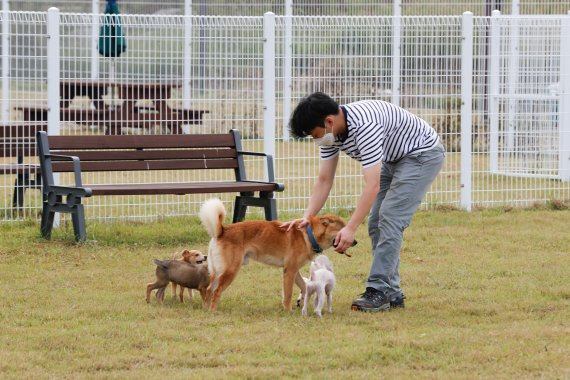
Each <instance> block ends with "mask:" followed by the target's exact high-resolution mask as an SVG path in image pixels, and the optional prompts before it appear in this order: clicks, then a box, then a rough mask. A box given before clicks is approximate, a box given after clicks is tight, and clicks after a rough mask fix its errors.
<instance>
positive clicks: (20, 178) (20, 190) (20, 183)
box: [12, 174, 30, 209]
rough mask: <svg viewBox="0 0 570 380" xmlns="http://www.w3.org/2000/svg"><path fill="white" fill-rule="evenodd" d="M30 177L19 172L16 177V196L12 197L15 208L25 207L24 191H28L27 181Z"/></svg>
mask: <svg viewBox="0 0 570 380" xmlns="http://www.w3.org/2000/svg"><path fill="white" fill-rule="evenodd" d="M29 181H30V179H29V178H28V176H27V175H26V174H18V175H17V177H16V183H15V184H14V196H13V197H12V207H13V208H16V209H18V208H23V207H24V193H25V191H26V182H29Z"/></svg>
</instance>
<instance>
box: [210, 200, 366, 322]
mask: <svg viewBox="0 0 570 380" xmlns="http://www.w3.org/2000/svg"><path fill="white" fill-rule="evenodd" d="M225 216H226V210H225V208H224V205H223V203H222V202H221V201H220V200H219V199H210V200H208V201H206V202H205V203H204V204H203V205H202V208H201V210H200V219H201V220H202V224H203V225H204V228H205V229H206V231H207V232H208V234H209V235H210V237H211V238H212V239H211V240H210V247H209V251H208V269H209V272H210V285H209V286H208V292H207V295H206V303H207V304H209V308H210V311H215V310H216V308H217V306H218V302H219V301H220V297H221V295H222V292H223V291H224V290H225V289H226V288H227V287H228V286H229V285H230V284H231V283H232V281H233V279H234V278H235V276H236V275H237V273H238V271H239V269H240V268H241V266H242V264H247V262H248V261H249V259H253V260H256V261H259V262H262V263H265V264H268V265H273V266H278V267H282V268H283V307H284V308H285V309H286V310H291V296H292V294H293V283H296V284H297V286H298V287H299V288H300V289H301V293H302V294H304V293H305V281H303V277H301V275H300V274H299V269H301V267H302V266H303V265H305V264H306V263H308V262H309V261H311V260H312V259H313V258H314V257H315V253H317V252H319V251H318V250H325V249H327V248H330V247H332V245H333V243H334V239H335V237H336V235H337V233H338V232H339V231H340V230H341V229H342V228H343V227H344V226H345V222H344V221H343V220H342V219H341V218H339V217H338V216H335V215H322V216H315V217H313V218H311V219H310V223H309V226H310V228H307V229H306V230H305V229H303V230H300V229H296V228H293V229H291V230H289V231H287V230H286V229H284V228H280V225H281V224H282V222H279V221H271V222H269V221H251V222H240V223H235V224H230V225H223V224H222V222H223V220H224V218H225ZM309 233H310V234H311V235H312V237H313V239H312V240H313V242H311V240H310V239H311V238H310V237H309ZM313 243H314V244H313ZM355 244H356V241H355V242H354V243H353V245H355ZM315 245H316V247H315ZM317 249H318V250H317Z"/></svg>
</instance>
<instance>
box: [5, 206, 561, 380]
mask: <svg viewBox="0 0 570 380" xmlns="http://www.w3.org/2000/svg"><path fill="white" fill-rule="evenodd" d="M569 226H570V210H561V211H553V210H548V209H546V208H540V209H533V210H508V209H507V210H503V209H493V210H485V211H476V212H472V213H465V212H461V211H439V212H433V211H431V212H420V213H418V214H417V215H416V217H415V218H414V221H413V223H412V225H411V226H410V227H409V228H408V230H406V238H405V243H404V246H403V250H402V262H401V273H402V284H403V288H404V290H405V292H406V295H407V300H406V308H405V309H403V310H402V309H399V310H393V311H389V312H385V313H378V314H365V313H357V312H353V311H351V310H350V303H351V301H352V299H353V298H354V297H355V296H356V295H357V294H358V293H360V292H362V290H363V288H362V286H363V281H364V280H365V278H366V275H367V271H368V268H369V265H370V259H371V258H370V249H369V240H368V238H367V235H366V226H365V225H362V226H361V227H360V228H359V230H358V234H357V239H358V240H359V241H360V244H359V245H358V246H356V247H355V248H354V249H352V255H353V257H352V258H348V257H346V256H342V255H338V254H336V253H334V252H332V251H331V252H327V254H328V255H329V257H331V259H332V261H333V263H334V265H335V271H336V276H337V289H336V291H335V293H334V302H333V314H332V315H329V314H325V315H324V316H323V318H322V319H319V318H317V317H315V316H312V315H311V316H309V317H306V318H304V317H302V316H301V315H300V310H298V309H297V310H294V311H293V312H285V311H283V310H281V305H280V297H281V272H280V270H278V269H275V268H271V267H266V266H263V265H261V264H258V263H250V264H249V265H248V266H246V267H244V268H243V270H242V271H241V272H240V274H239V275H238V277H237V279H236V281H235V282H234V283H233V284H232V286H231V287H230V288H229V289H228V290H227V291H226V292H225V293H224V296H223V297H222V300H221V303H220V307H219V310H218V312H217V313H215V314H210V313H209V312H206V311H204V310H202V309H201V306H200V302H199V301H198V298H197V297H196V298H195V299H194V300H193V301H192V302H191V303H185V304H180V303H179V302H178V301H176V300H174V299H172V298H171V296H170V289H168V290H167V297H166V301H165V304H164V305H159V304H157V303H156V300H155V299H154V297H153V299H152V302H151V304H150V305H148V304H146V303H145V301H144V293H145V286H146V284H147V283H148V282H150V281H152V280H153V278H154V267H153V265H152V259H153V258H170V257H171V256H172V255H173V253H175V252H177V251H179V250H181V249H183V248H196V249H201V250H204V251H206V247H207V237H206V233H205V232H204V231H203V230H202V228H201V226H200V225H199V223H198V222H197V221H196V220H195V219H178V218H174V219H165V220H163V221H160V222H155V223H152V224H138V223H128V224H125V223H122V224H120V223H116V224H107V225H103V224H94V223H90V224H89V225H88V236H89V238H90V239H96V240H91V241H88V242H87V243H85V244H83V245H75V244H74V243H73V241H72V231H71V229H70V228H69V226H67V227H64V228H62V229H60V230H57V231H56V232H55V234H54V237H53V240H52V241H44V240H42V239H41V238H39V228H38V225H37V222H36V221H28V222H22V223H11V224H10V223H4V224H0V239H1V240H0V278H1V281H2V291H3V292H4V293H3V294H4V296H3V297H2V307H1V308H0V322H1V326H2V333H1V334H0V374H1V376H0V377H2V378H17V379H22V378H38V379H39V378H64V377H65V378H85V377H88V378H92V377H97V378H99V377H102V378H137V379H141V378H174V379H175V378H184V379H186V378H190V377H192V378H235V377H239V378H276V377H302V378H347V377H348V378H381V377H386V376H393V377H396V378H509V379H512V378H535V377H542V378H569V377H570V362H569V361H568V357H570V269H569V268H570V233H569ZM306 271H307V268H304V272H305V273H306Z"/></svg>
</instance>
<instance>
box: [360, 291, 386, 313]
mask: <svg viewBox="0 0 570 380" xmlns="http://www.w3.org/2000/svg"><path fill="white" fill-rule="evenodd" d="M388 309H390V300H389V299H388V297H386V294H384V292H383V291H381V290H376V289H374V288H366V291H365V292H364V293H362V294H361V295H360V297H359V298H357V299H355V300H354V301H353V302H352V310H359V311H383V310H388Z"/></svg>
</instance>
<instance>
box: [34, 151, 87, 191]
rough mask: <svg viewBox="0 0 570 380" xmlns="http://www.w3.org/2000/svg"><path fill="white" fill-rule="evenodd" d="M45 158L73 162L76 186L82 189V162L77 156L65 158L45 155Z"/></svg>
mask: <svg viewBox="0 0 570 380" xmlns="http://www.w3.org/2000/svg"><path fill="white" fill-rule="evenodd" d="M44 157H45V158H55V159H58V160H62V161H72V162H73V174H74V175H75V186H76V187H82V186H83V184H82V182H81V162H80V161H79V157H77V156H63V155H61V154H45V155H44Z"/></svg>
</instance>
